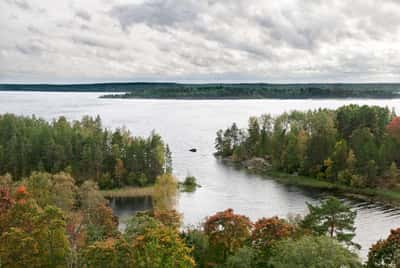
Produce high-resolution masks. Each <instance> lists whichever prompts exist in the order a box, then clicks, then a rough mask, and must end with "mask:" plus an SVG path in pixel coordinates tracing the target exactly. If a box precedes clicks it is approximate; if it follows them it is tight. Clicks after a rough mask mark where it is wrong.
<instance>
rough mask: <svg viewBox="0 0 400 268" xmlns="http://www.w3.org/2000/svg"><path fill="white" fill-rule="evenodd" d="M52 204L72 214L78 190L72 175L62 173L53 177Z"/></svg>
mask: <svg viewBox="0 0 400 268" xmlns="http://www.w3.org/2000/svg"><path fill="white" fill-rule="evenodd" d="M52 181H53V184H52V187H51V190H50V192H51V204H53V205H55V206H56V207H58V208H60V209H61V210H62V211H64V212H67V213H68V212H70V211H71V210H72V208H73V207H74V206H75V203H76V198H77V191H78V188H77V187H76V185H75V180H74V178H72V177H71V175H70V174H68V173H64V172H60V173H58V174H55V175H53V176H52Z"/></svg>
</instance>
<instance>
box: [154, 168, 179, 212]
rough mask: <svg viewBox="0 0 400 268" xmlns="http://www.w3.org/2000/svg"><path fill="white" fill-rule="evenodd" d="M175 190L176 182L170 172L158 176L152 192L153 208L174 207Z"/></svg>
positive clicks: (165, 208)
mask: <svg viewBox="0 0 400 268" xmlns="http://www.w3.org/2000/svg"><path fill="white" fill-rule="evenodd" d="M177 191H178V183H177V181H176V179H175V177H174V176H173V175H172V174H164V175H161V176H158V177H157V180H156V183H155V185H154V193H153V208H154V210H156V211H157V210H158V211H164V210H172V209H173V208H174V207H175V203H176V195H177Z"/></svg>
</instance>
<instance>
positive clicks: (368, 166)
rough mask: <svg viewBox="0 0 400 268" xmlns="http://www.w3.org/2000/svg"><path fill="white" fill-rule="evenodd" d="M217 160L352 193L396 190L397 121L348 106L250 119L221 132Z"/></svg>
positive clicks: (384, 112)
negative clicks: (259, 166)
mask: <svg viewBox="0 0 400 268" xmlns="http://www.w3.org/2000/svg"><path fill="white" fill-rule="evenodd" d="M215 146H216V147H215V148H216V155H217V156H220V157H222V158H225V159H230V160H232V161H234V162H238V163H242V162H244V161H246V160H249V159H254V158H257V159H261V160H263V161H265V162H266V168H265V169H269V170H277V171H282V172H285V173H289V174H294V175H303V176H308V177H313V178H316V179H318V180H321V181H328V182H332V183H336V184H341V185H346V186H349V187H350V188H365V187H368V188H379V189H382V188H386V189H391V190H393V191H400V184H399V183H400V178H399V164H400V154H399V150H400V117H397V116H396V114H395V112H394V111H391V110H390V109H389V108H382V107H378V106H366V105H364V106H358V105H346V106H342V107H340V108H338V109H336V110H328V109H318V110H313V111H307V112H299V111H292V112H289V113H284V114H282V115H280V116H276V117H272V116H271V115H268V114H266V115H262V116H261V117H251V118H250V119H249V124H248V128H247V129H239V128H238V126H237V125H236V124H235V123H234V124H232V126H231V127H229V128H227V129H225V130H219V131H218V133H217V137H216V140H215Z"/></svg>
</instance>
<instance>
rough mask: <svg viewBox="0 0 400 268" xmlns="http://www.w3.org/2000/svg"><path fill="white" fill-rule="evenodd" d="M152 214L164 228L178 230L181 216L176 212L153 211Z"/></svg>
mask: <svg viewBox="0 0 400 268" xmlns="http://www.w3.org/2000/svg"><path fill="white" fill-rule="evenodd" d="M153 214H154V215H153V216H154V218H155V219H157V220H159V221H160V222H161V223H162V224H164V225H165V226H170V227H173V228H175V229H178V228H179V227H180V225H181V214H179V213H178V212H177V211H176V210H161V211H160V210H155V211H154V212H153Z"/></svg>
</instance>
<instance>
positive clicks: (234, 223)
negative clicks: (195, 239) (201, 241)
mask: <svg viewBox="0 0 400 268" xmlns="http://www.w3.org/2000/svg"><path fill="white" fill-rule="evenodd" d="M252 226H253V224H252V222H251V221H250V219H249V218H248V217H246V216H243V215H238V214H235V213H233V209H227V210H225V211H221V212H217V213H216V214H215V215H213V216H210V217H208V218H207V219H206V222H205V223H204V231H205V233H206V234H207V235H208V236H209V239H210V245H211V246H215V247H218V248H222V250H223V254H224V256H226V254H227V253H233V252H235V251H236V250H237V249H239V248H240V247H242V246H243V245H244V242H245V241H246V240H247V239H249V238H250V236H251V229H252Z"/></svg>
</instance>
